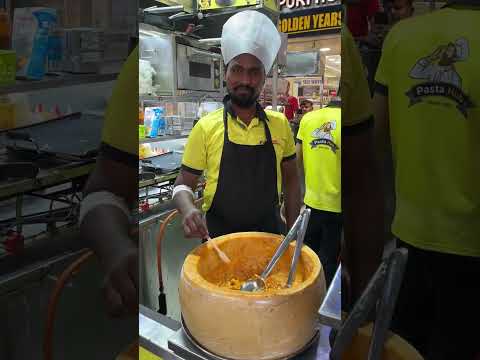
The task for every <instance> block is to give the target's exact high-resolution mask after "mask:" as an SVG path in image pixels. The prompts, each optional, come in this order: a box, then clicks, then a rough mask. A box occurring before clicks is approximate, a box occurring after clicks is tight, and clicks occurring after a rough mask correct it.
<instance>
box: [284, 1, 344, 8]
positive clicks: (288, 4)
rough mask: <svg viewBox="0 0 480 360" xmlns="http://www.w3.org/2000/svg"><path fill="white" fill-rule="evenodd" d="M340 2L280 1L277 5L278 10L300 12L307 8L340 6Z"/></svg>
mask: <svg viewBox="0 0 480 360" xmlns="http://www.w3.org/2000/svg"><path fill="white" fill-rule="evenodd" d="M341 4H342V2H341V1H340V0H280V1H279V3H278V5H279V6H280V10H285V9H290V10H295V9H297V10H300V9H304V8H307V7H321V6H328V5H341Z"/></svg>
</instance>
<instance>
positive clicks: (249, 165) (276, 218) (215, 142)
mask: <svg viewBox="0 0 480 360" xmlns="http://www.w3.org/2000/svg"><path fill="white" fill-rule="evenodd" d="M279 47H280V35H279V34H278V31H277V29H276V27H275V25H274V24H273V22H272V21H271V20H270V19H269V18H267V17H266V16H265V15H263V14H261V13H259V12H256V11H250V10H247V11H242V12H240V13H237V14H235V15H234V16H232V17H231V18H230V19H229V20H228V21H227V22H226V23H225V25H224V26H223V31H222V55H223V59H224V61H225V64H226V74H225V79H226V84H227V90H228V95H227V96H226V98H225V99H224V108H223V109H219V110H217V111H215V112H213V113H211V114H209V115H207V116H205V117H203V118H202V119H200V120H199V121H198V123H197V124H196V125H195V126H194V128H193V130H192V132H191V134H190V136H189V138H188V141H187V144H186V146H185V152H184V156H183V160H182V169H181V171H180V174H179V176H178V177H177V180H176V182H175V188H174V191H173V199H174V202H175V204H176V206H177V208H178V209H179V211H180V213H181V214H182V216H183V226H184V231H185V235H186V236H187V237H197V238H203V239H205V238H207V237H208V236H210V237H217V236H220V235H224V234H228V233H233V232H241V231H262V232H270V233H281V232H282V228H281V221H280V213H279V199H280V194H281V193H282V184H285V187H284V189H283V193H284V197H285V203H286V218H287V225H288V227H290V226H291V225H293V222H294V221H295V219H296V218H297V216H298V214H299V211H300V190H299V183H298V174H297V165H296V160H295V158H296V152H295V142H294V138H293V134H292V131H291V129H290V126H289V124H288V121H287V119H286V118H285V116H284V115H283V114H281V113H277V112H273V111H264V110H263V109H262V108H261V106H260V105H259V104H258V102H257V99H258V97H259V94H260V91H261V90H262V88H263V86H264V84H265V78H266V74H268V72H269V71H270V69H271V67H272V64H273V62H274V60H275V57H276V55H277V52H278V50H279ZM204 172H205V173H206V187H205V191H204V202H203V211H204V212H205V213H206V219H205V217H204V216H203V214H202V212H201V211H200V210H198V209H197V208H196V207H195V205H194V203H193V191H192V189H195V188H196V185H197V182H198V179H199V177H200V175H202V173H204ZM207 226H208V227H207Z"/></svg>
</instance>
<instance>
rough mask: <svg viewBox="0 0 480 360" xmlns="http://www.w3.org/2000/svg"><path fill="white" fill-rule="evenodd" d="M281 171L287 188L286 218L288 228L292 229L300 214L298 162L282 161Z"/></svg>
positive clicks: (293, 160) (285, 189) (291, 160)
mask: <svg viewBox="0 0 480 360" xmlns="http://www.w3.org/2000/svg"><path fill="white" fill-rule="evenodd" d="M281 169H282V178H283V183H284V186H285V188H284V193H285V217H286V220H287V228H288V229H290V228H291V227H292V225H293V223H294V222H295V220H296V219H297V217H298V215H299V214H300V185H299V181H298V168H297V162H296V160H295V159H290V160H286V161H282V164H281Z"/></svg>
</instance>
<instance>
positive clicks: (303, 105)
mask: <svg viewBox="0 0 480 360" xmlns="http://www.w3.org/2000/svg"><path fill="white" fill-rule="evenodd" d="M300 110H301V111H302V112H301V114H302V115H305V114H306V113H309V112H310V111H313V101H312V100H308V99H303V100H302V101H300Z"/></svg>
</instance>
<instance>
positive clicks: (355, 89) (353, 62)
mask: <svg viewBox="0 0 480 360" xmlns="http://www.w3.org/2000/svg"><path fill="white" fill-rule="evenodd" d="M340 96H341V97H342V126H343V127H344V128H348V127H352V128H353V127H355V126H358V125H359V124H363V123H365V122H366V121H367V120H370V121H369V122H370V123H371V119H372V116H373V113H372V100H371V97H370V90H369V87H368V82H367V77H366V74H365V71H364V67H363V63H362V59H361V57H360V53H359V51H358V49H357V46H356V44H355V42H354V40H353V37H352V35H351V34H350V32H349V31H348V29H347V28H346V27H345V26H344V27H343V28H342V77H341V80H340ZM344 135H346V133H344Z"/></svg>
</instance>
